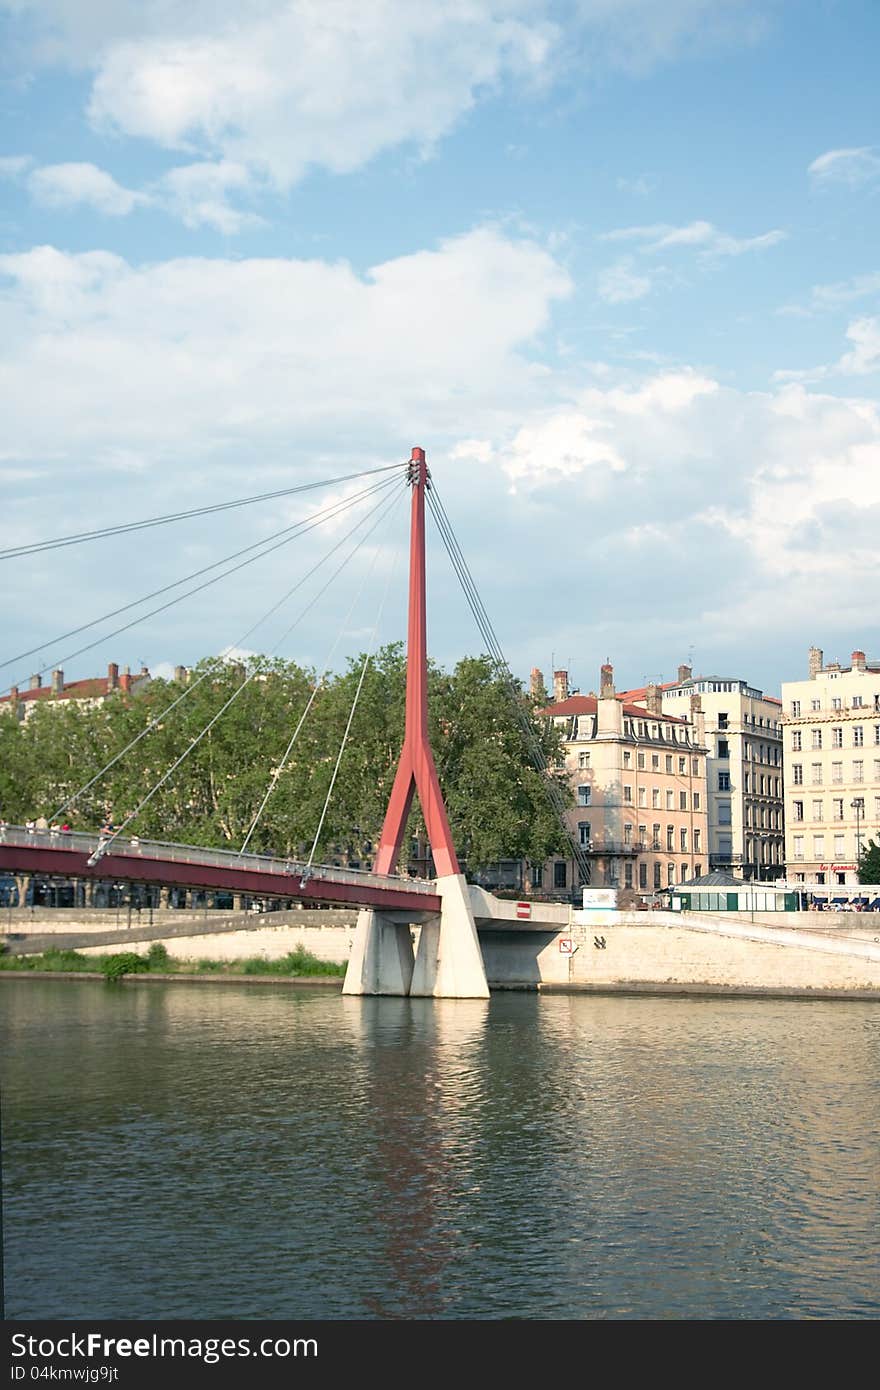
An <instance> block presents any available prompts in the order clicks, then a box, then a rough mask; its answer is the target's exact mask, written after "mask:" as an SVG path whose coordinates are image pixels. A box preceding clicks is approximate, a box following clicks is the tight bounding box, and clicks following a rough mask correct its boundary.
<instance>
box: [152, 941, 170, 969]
mask: <svg viewBox="0 0 880 1390" xmlns="http://www.w3.org/2000/svg"><path fill="white" fill-rule="evenodd" d="M170 964H171V957H170V956H169V954H168V952H167V950H166V949H165V947H164V946H163V945H162V942H161V941H154V942H153V944H152V946H151V947H150V949H149V951H148V952H147V966H148V969H150V970H160V971H162V970H167V969H168V968H169V966H170Z"/></svg>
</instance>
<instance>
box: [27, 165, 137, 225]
mask: <svg viewBox="0 0 880 1390" xmlns="http://www.w3.org/2000/svg"><path fill="white" fill-rule="evenodd" d="M28 188H29V189H30V192H31V194H32V196H33V197H34V198H35V199H36V201H37V202H39V203H42V204H43V205H44V206H46V207H59V208H72V207H76V206H78V205H79V204H85V205H86V206H91V207H94V208H96V209H97V210H98V212H103V213H106V214H108V216H110V217H126V216H127V215H128V214H129V213H130V212H131V211H132V210H133V209H134V208H135V207H137V206H138V205H139V204H143V203H147V202H149V199H148V198H147V197H146V195H145V194H143V193H136V192H134V191H133V190H132V189H130V188H123V187H122V185H121V184H118V183H117V182H116V180H115V179H114V178H113V177H112V176H111V175H110V174H108V173H106V171H105V170H103V169H99V168H98V167H97V165H95V164H46V165H44V166H43V167H42V168H41V169H35V170H34V171H33V173H32V174H31V175H30V176H29V178H28Z"/></svg>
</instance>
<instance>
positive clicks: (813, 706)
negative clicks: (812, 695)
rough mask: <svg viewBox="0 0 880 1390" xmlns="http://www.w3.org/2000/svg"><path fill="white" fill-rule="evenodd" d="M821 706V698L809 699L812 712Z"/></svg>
mask: <svg viewBox="0 0 880 1390" xmlns="http://www.w3.org/2000/svg"><path fill="white" fill-rule="evenodd" d="M821 708H822V701H821V700H811V701H810V709H811V710H812V711H813V713H814V714H815V712H816V711H817V710H820V709H821Z"/></svg>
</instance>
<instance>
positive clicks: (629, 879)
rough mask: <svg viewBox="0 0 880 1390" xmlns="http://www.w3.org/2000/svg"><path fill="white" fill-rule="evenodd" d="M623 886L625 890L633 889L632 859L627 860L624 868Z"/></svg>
mask: <svg viewBox="0 0 880 1390" xmlns="http://www.w3.org/2000/svg"><path fill="white" fill-rule="evenodd" d="M623 886H624V888H632V886H633V866H632V860H631V859H627V861H626V863H625V864H624V866H623Z"/></svg>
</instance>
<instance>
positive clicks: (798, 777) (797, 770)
mask: <svg viewBox="0 0 880 1390" xmlns="http://www.w3.org/2000/svg"><path fill="white" fill-rule="evenodd" d="M791 780H792V781H793V782H794V785H795V786H796V787H800V786H802V785H803V780H804V765H803V763H792V766H791Z"/></svg>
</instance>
